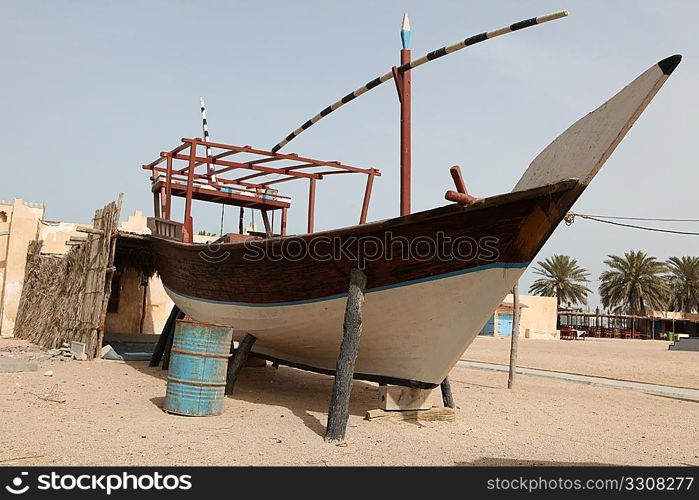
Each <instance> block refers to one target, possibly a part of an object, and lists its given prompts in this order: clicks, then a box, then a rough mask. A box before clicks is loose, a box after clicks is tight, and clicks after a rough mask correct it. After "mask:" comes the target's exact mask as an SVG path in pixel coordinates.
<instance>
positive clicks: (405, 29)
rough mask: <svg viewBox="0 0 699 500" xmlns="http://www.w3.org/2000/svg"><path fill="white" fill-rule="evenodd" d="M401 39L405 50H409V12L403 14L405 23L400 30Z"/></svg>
mask: <svg viewBox="0 0 699 500" xmlns="http://www.w3.org/2000/svg"><path fill="white" fill-rule="evenodd" d="M400 39H401V42H402V43H403V48H404V49H407V48H408V46H409V45H410V18H408V13H407V12H403V22H402V24H401V28H400Z"/></svg>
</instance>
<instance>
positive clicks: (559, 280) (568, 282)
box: [529, 255, 591, 306]
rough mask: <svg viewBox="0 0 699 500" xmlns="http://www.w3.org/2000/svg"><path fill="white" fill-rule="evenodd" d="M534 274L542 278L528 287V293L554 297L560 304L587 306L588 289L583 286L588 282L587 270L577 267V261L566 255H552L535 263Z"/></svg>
mask: <svg viewBox="0 0 699 500" xmlns="http://www.w3.org/2000/svg"><path fill="white" fill-rule="evenodd" d="M533 271H534V274H538V275H539V276H543V278H539V279H537V280H536V281H535V282H534V283H533V284H532V286H530V287H529V293H533V294H535V295H543V296H544V297H556V299H557V301H558V305H559V306H560V305H561V304H564V303H566V304H582V305H584V304H587V294H588V293H590V291H591V290H590V289H589V288H587V287H586V286H585V283H588V282H589V281H590V280H589V279H587V277H588V276H589V275H590V273H589V272H588V271H587V269H585V268H583V267H580V266H578V261H577V260H575V259H572V258H570V257H569V256H568V255H554V256H552V257H548V258H547V259H546V260H543V261H541V260H540V261H539V262H537V267H535V268H534V269H533Z"/></svg>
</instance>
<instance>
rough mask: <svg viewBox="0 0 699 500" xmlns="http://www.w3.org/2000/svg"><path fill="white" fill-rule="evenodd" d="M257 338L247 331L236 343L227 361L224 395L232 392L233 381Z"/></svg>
mask: <svg viewBox="0 0 699 500" xmlns="http://www.w3.org/2000/svg"><path fill="white" fill-rule="evenodd" d="M256 340H257V338H256V337H255V336H254V335H250V334H249V333H246V334H245V338H243V340H242V342H240V344H239V345H238V348H237V349H236V350H235V352H233V356H231V359H230V360H229V361H228V373H227V374H226V395H227V396H229V395H231V394H233V386H234V385H235V381H236V380H237V379H238V375H239V374H240V370H242V369H243V365H244V364H245V361H247V359H248V355H249V354H250V349H252V346H253V344H254V343H255V341H256Z"/></svg>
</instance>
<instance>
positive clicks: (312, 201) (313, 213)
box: [308, 179, 316, 234]
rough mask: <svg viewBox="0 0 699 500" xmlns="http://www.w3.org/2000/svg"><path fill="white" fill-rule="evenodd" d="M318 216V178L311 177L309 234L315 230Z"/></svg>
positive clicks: (309, 187)
mask: <svg viewBox="0 0 699 500" xmlns="http://www.w3.org/2000/svg"><path fill="white" fill-rule="evenodd" d="M315 218H316V180H315V179H311V180H310V184H309V186H308V234H311V233H312V232H313V228H314V226H315Z"/></svg>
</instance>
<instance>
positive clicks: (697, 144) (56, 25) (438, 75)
mask: <svg viewBox="0 0 699 500" xmlns="http://www.w3.org/2000/svg"><path fill="white" fill-rule="evenodd" d="M564 9H566V10H568V11H569V12H570V16H569V17H568V18H566V19H563V20H559V21H555V22H552V23H548V24H545V25H542V26H538V27H534V28H529V29H527V30H524V31H521V32H518V33H514V34H510V35H506V36H503V37H500V38H498V39H495V40H491V41H488V42H486V43H483V44H480V45H477V46H474V47H471V48H469V49H466V50H463V51H461V52H459V53H457V54H454V55H450V56H447V57H445V58H443V59H441V60H439V61H435V62H433V63H430V64H429V65H428V66H425V67H422V68H419V69H417V70H415V71H414V73H413V77H412V78H413V176H414V190H413V207H414V209H415V210H423V209H427V208H431V207H436V206H439V205H441V204H443V203H444V200H443V195H444V192H445V190H446V189H448V188H450V187H451V179H450V177H449V174H448V168H449V167H450V166H451V165H453V164H460V165H461V167H462V170H463V172H464V174H465V178H466V182H467V185H468V187H469V190H470V191H471V192H472V193H473V194H475V195H478V196H487V195H493V194H497V193H501V192H506V191H509V190H510V189H511V188H512V186H513V185H514V184H515V182H516V181H517V179H518V178H519V177H520V175H521V173H522V172H523V171H524V170H525V169H526V167H527V165H528V164H529V162H530V161H531V159H533V158H534V157H535V156H536V154H537V153H538V152H539V151H541V150H542V149H543V148H544V147H545V146H546V145H547V144H548V143H549V142H550V141H551V140H553V139H554V138H555V137H556V136H557V135H558V134H560V133H561V132H562V131H563V130H564V129H565V128H567V127H568V126H569V125H570V124H571V123H573V122H574V121H575V120H577V119H578V118H579V117H581V116H582V115H583V114H585V113H587V112H588V111H591V110H592V109H594V108H595V107H597V106H598V105H599V104H600V103H602V102H603V101H604V100H606V99H607V98H609V97H610V96H611V95H613V94H614V93H616V92H617V91H618V90H619V89H621V88H622V87H623V86H624V85H626V84H627V83H628V82H629V81H631V80H632V79H633V78H635V77H636V76H637V75H638V74H640V73H641V72H642V71H644V70H645V69H646V68H647V67H649V66H650V65H651V64H653V63H654V62H656V61H658V60H660V59H662V58H664V57H666V56H668V55H671V54H674V53H682V54H683V55H684V60H683V62H682V64H681V65H680V67H679V68H678V70H677V71H676V72H675V73H674V74H673V76H672V78H671V79H670V81H669V82H668V83H667V84H666V85H665V87H664V88H663V89H662V90H661V92H660V94H659V95H658V96H657V98H656V99H655V100H654V102H653V103H652V104H651V105H650V106H649V108H648V109H647V111H646V113H645V114H644V115H643V116H642V117H641V119H640V120H639V122H638V123H637V124H636V125H635V127H634V128H633V129H632V131H631V132H630V133H629V135H628V136H627V138H626V139H625V141H624V142H623V143H622V144H621V146H620V147H619V148H618V149H617V151H616V152H615V153H614V155H613V156H612V158H611V160H610V161H609V162H607V164H606V166H605V167H604V169H603V170H602V172H601V173H600V175H599V176H598V177H597V178H596V179H595V181H594V182H593V184H592V185H591V187H590V188H589V189H588V190H587V192H586V193H585V194H584V195H583V197H582V198H581V199H580V200H579V202H578V203H577V204H576V206H575V210H576V211H578V212H583V213H593V214H611V215H641V216H650V217H663V216H668V217H693V218H699V209H698V208H697V207H698V203H697V178H698V176H697V165H696V159H697V156H698V155H697V153H698V151H697V150H698V149H699V140H697V132H696V130H697V116H699V97H698V96H699V94H698V93H697V89H699V69H698V68H699V66H698V65H699V43H698V37H699V35H698V34H697V30H696V20H697V19H698V18H699V3H697V2H692V1H674V2H670V1H668V2H657V1H635V2H631V1H591V0H586V1H580V0H577V1H575V0H568V1H547V0H541V1H535V0H532V1H527V2H523V1H514V0H513V1H492V2H482V1H481V2H477V1H441V2H440V1H432V2H417V1H402V2H399V1H383V2H369V1H353V2H350V1H345V2H330V1H304V0H298V1H293V2H291V1H289V2H281V1H279V2H273V1H268V2H242V1H241V2H234V1H227V2H224V1H218V2H217V1H209V2H193V1H175V0H172V1H140V2H135V1H113V2H106V1H102V2H94V1H62V2H48V1H45V2H38V1H26V0H25V1H22V2H17V1H15V2H9V1H4V2H2V16H1V17H0V44H1V45H2V48H3V50H2V56H1V57H2V67H3V70H4V71H3V76H2V79H0V96H2V113H1V115H0V116H1V117H2V118H1V119H0V141H1V142H0V145H2V151H3V159H2V162H1V166H0V169H1V172H2V175H1V177H0V179H1V181H0V198H11V197H15V196H16V197H21V198H23V199H25V200H28V201H43V202H44V203H46V205H47V218H49V219H54V220H66V221H86V220H88V219H89V217H90V214H91V213H92V212H93V210H94V209H95V208H96V207H99V206H102V205H104V204H105V203H106V202H108V201H109V200H112V199H114V198H115V196H116V194H117V193H118V192H120V191H121V192H124V193H125V213H131V212H133V210H135V209H137V208H140V209H143V210H144V212H146V213H150V210H152V209H151V205H152V203H151V199H150V196H149V189H148V181H147V173H146V172H145V171H143V170H141V169H140V165H141V164H143V163H146V162H148V161H150V160H151V159H153V158H155V157H156V156H157V154H158V153H159V152H160V151H161V150H165V149H170V148H172V147H174V146H175V145H176V144H177V141H178V140H179V138H180V137H186V136H198V135H201V132H200V119H199V109H198V107H199V96H204V97H205V99H206V101H207V106H208V108H209V123H210V130H211V135H212V138H213V139H215V140H220V141H222V142H229V143H233V144H251V145H254V146H257V147H260V148H271V147H272V145H274V144H275V143H276V142H277V141H278V140H280V139H281V138H283V137H284V136H286V135H287V133H288V132H290V131H291V130H292V129H294V128H296V127H297V126H298V125H300V124H301V123H302V122H303V121H305V120H306V119H308V118H309V117H310V116H311V115H313V114H315V113H316V112H317V111H319V110H320V109H322V108H323V107H325V106H327V105H328V104H330V103H331V102H333V101H334V100H336V99H337V98H339V97H341V96H343V95H344V94H345V93H347V92H348V91H350V90H353V89H355V88H356V87H358V86H359V85H361V84H363V83H365V82H366V81H368V80H369V79H370V78H373V77H375V76H378V75H380V74H383V73H384V72H385V71H387V70H388V69H389V68H390V66H392V65H393V64H395V63H396V62H397V58H398V51H399V48H400V39H399V28H400V22H401V16H402V13H403V11H405V10H407V11H408V12H409V14H410V20H411V25H412V39H411V48H412V50H413V54H414V55H415V56H420V55H422V54H424V53H425V52H427V51H429V50H432V49H435V48H438V47H440V46H442V45H444V44H447V43H452V42H455V41H458V40H459V39H463V38H465V37H466V36H469V35H472V34H476V33H480V32H482V31H486V30H490V29H494V28H498V27H501V26H504V25H507V24H510V23H512V22H515V21H518V20H521V19H525V18H529V17H533V16H536V15H542V14H546V13H549V12H554V11H558V10H564ZM285 151H290V152H291V151H295V152H300V153H303V154H305V155H308V156H311V157H317V158H321V159H328V160H341V161H343V162H345V163H349V164H354V165H358V166H366V167H377V168H380V169H381V170H382V172H383V176H382V177H381V178H380V179H379V180H378V184H377V186H376V191H375V196H374V200H373V204H372V208H371V211H370V219H380V218H386V217H390V216H394V215H396V213H397V208H398V199H397V194H398V104H397V99H396V95H395V89H394V87H393V85H392V84H385V85H383V86H382V87H380V88H378V89H376V90H374V91H372V92H371V93H369V94H367V95H366V96H363V97H361V98H360V99H358V100H357V101H355V102H353V103H351V104H350V105H348V106H347V107H345V108H343V109H342V110H340V111H338V112H336V113H334V114H333V115H331V116H330V117H328V118H327V119H325V120H323V121H322V122H321V123H319V124H318V125H316V126H314V127H313V128H312V129H311V130H309V131H307V132H306V133H304V134H303V135H302V136H301V137H300V138H298V139H296V140H295V141H294V142H293V143H292V144H291V145H290V146H288V147H287V148H285ZM345 182H346V181H345ZM345 182H341V181H340V179H338V178H335V179H328V180H324V181H323V182H322V183H320V185H319V191H318V197H319V198H318V209H319V213H318V215H317V226H318V227H319V228H321V229H322V228H331V227H337V226H343V225H347V224H352V223H355V222H356V220H357V217H358V213H359V203H360V196H361V190H362V183H363V179H361V178H359V177H358V178H357V179H356V180H355V181H352V182H349V183H348V184H346V183H345ZM289 187H290V189H288V190H286V191H285V192H286V193H288V194H290V195H292V196H295V198H296V200H297V208H296V210H294V209H292V211H291V213H290V230H291V231H296V232H301V231H302V230H303V224H304V219H305V209H304V208H303V203H302V200H305V196H306V185H305V183H303V184H300V185H298V186H295V187H292V186H289ZM231 212H233V211H231ZM235 212H236V213H237V210H236V211H235ZM198 213H199V214H200V217H199V218H198V219H197V220H198V222H199V228H203V229H208V230H211V231H217V230H218V212H217V211H216V210H207V209H204V208H200V209H199V212H198ZM226 226H227V229H229V230H233V228H234V227H236V221H235V216H234V214H233V213H230V214H229V217H228V220H227V223H226ZM697 226H699V225H697V224H694V225H691V224H685V225H684V226H683V225H675V226H673V228H675V229H688V230H695V231H696V230H699V227H697ZM630 249H643V250H647V251H648V252H650V253H651V254H654V255H656V256H658V257H660V258H666V257H668V256H671V255H683V254H695V255H696V254H698V253H699V237H691V236H671V235H666V234H663V235H661V234H654V233H646V232H642V231H635V230H627V229H619V228H613V227H611V226H606V225H602V224H599V223H594V222H586V221H578V222H576V223H575V224H574V225H573V226H572V227H566V226H564V225H562V226H561V227H559V228H558V230H557V231H556V233H555V234H554V236H553V237H552V238H551V240H550V241H549V242H548V243H547V245H546V246H545V247H544V249H543V250H542V252H541V254H540V255H539V258H543V257H546V256H548V255H550V254H552V253H566V254H570V255H573V256H575V257H576V258H578V260H579V261H580V263H581V264H582V265H583V266H585V267H587V268H589V269H590V270H591V271H592V273H593V276H594V277H596V276H597V275H598V274H599V272H600V271H601V270H602V268H603V266H602V260H603V259H604V257H605V255H606V254H608V253H621V252H624V251H626V250H630ZM530 283H531V273H530V272H528V273H527V277H526V278H525V280H524V281H523V287H524V288H526V287H527V286H528V285H529V284H530ZM596 286H597V285H596V283H594V284H593V288H596ZM593 302H596V299H593Z"/></svg>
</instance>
